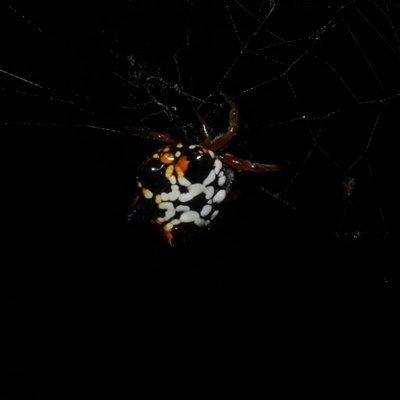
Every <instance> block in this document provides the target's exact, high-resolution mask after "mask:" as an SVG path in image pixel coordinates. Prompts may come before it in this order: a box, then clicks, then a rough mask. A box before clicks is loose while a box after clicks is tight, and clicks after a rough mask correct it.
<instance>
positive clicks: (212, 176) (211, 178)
mask: <svg viewBox="0 0 400 400" xmlns="http://www.w3.org/2000/svg"><path fill="white" fill-rule="evenodd" d="M214 180H215V172H214V170H212V171H210V173H209V174H208V176H207V178H206V179H205V180H204V182H203V185H204V186H207V185H209V184H210V183H211V182H214Z"/></svg>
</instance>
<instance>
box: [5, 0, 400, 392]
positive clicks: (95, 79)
mask: <svg viewBox="0 0 400 400" xmlns="http://www.w3.org/2000/svg"><path fill="white" fill-rule="evenodd" d="M256 3H257V4H255V3H251V4H249V3H248V2H239V3H236V2H233V1H226V2H224V1H210V2H207V1H202V2H199V1H193V2H188V1H178V0H177V1H168V2H162V1H149V2H128V1H121V2H108V3H107V2H102V4H95V5H93V4H92V3H89V2H84V3H83V4H82V3H81V2H76V3H74V2H65V4H64V3H63V2H61V3H60V2H57V3H56V4H54V5H48V4H43V5H41V4H37V2H35V4H32V5H25V4H22V2H20V3H19V2H9V3H8V4H4V5H3V4H2V5H1V13H0V15H1V17H0V18H1V22H2V23H1V29H2V34H1V38H2V39H1V48H2V55H1V62H0V69H1V70H2V71H3V72H1V73H0V88H1V96H2V100H3V101H2V102H3V106H2V109H1V111H0V126H1V131H2V137H3V146H2V149H3V152H4V155H5V157H3V159H5V160H6V164H5V166H4V167H3V168H4V174H3V175H4V178H3V198H4V199H5V200H6V204H5V206H4V208H3V213H4V217H3V220H4V222H5V223H4V224H3V226H4V235H5V236H6V240H5V241H4V242H3V244H4V247H5V251H4V252H3V255H4V258H3V260H4V261H3V263H2V265H3V266H2V270H3V273H4V278H2V283H1V284H2V293H3V295H4V300H3V306H4V308H5V310H4V313H5V315H6V317H7V318H6V320H7V323H6V324H5V327H6V331H7V333H9V337H10V341H9V342H7V347H8V348H9V349H10V350H11V358H10V361H9V362H8V364H7V365H6V366H7V367H8V371H9V372H7V373H6V374H3V382H2V383H7V385H8V386H7V385H6V386H5V389H4V391H5V392H6V393H7V391H8V392H9V391H10V390H11V389H13V390H14V391H15V392H18V395H19V396H20V397H19V398H39V397H40V398H42V397H43V396H47V395H48V396H49V397H53V398H54V397H55V398H60V397H62V396H63V395H65V396H70V395H71V394H74V393H76V392H75V391H76V390H77V387H78V385H79V383H80V382H86V383H87V385H85V390H87V393H89V394H90V393H91V390H93V391H98V392H99V393H100V392H103V391H104V392H105V393H112V394H115V393H119V392H121V393H122V392H123V391H125V389H127V387H128V386H129V383H130V380H131V379H133V378H132V372H131V371H130V369H129V368H130V367H126V365H129V366H131V367H132V369H135V368H139V369H140V370H141V373H140V374H139V375H138V376H136V375H135V379H136V380H141V379H142V377H147V378H148V377H149V375H150V376H152V375H153V374H154V375H156V371H158V370H160V371H164V373H166V372H165V371H166V370H168V369H169V368H168V365H169V362H170V360H173V359H175V358H177V357H178V356H177V353H180V350H181V349H182V347H184V348H185V349H187V352H188V354H189V355H188V358H189V359H191V360H193V359H197V358H198V357H199V358H201V357H200V356H199V354H198V353H197V351H195V350H194V349H197V350H199V353H202V350H201V349H202V348H203V347H205V348H207V349H208V351H205V352H204V353H203V356H204V355H205V354H207V355H208V354H209V353H208V352H210V359H215V357H216V354H218V357H220V358H221V360H220V361H221V363H222V362H223V361H226V360H230V357H232V346H233V344H232V342H233V343H236V345H234V348H235V349H237V353H236V352H235V354H237V357H238V358H240V357H242V356H245V357H246V356H249V357H250V358H251V355H252V354H254V353H257V354H258V352H261V351H262V348H263V347H264V346H266V347H267V349H269V350H270V351H272V352H274V351H275V350H276V349H277V348H280V349H282V350H281V351H282V352H283V353H284V354H288V357H289V356H290V355H291V356H292V357H293V358H296V359H297V358H299V359H301V358H302V357H305V353H307V351H306V350H305V349H309V350H310V352H311V353H313V354H314V353H317V354H318V353H320V351H319V350H318V349H321V348H322V349H324V350H323V352H324V354H325V356H324V357H322V358H323V359H325V360H326V359H329V358H330V357H333V355H334V354H335V353H336V350H337V351H338V353H339V354H340V355H341V356H342V357H344V359H347V358H348V357H349V354H350V353H349V352H348V351H347V349H348V348H351V349H352V350H351V354H353V356H354V357H355V359H358V360H360V359H361V360H362V359H363V357H364V356H365V353H364V351H363V349H364V340H365V341H368V342H369V343H370V346H371V347H369V349H370V351H372V350H371V348H375V346H374V345H376V347H377V348H380V350H381V351H382V354H383V356H384V357H385V356H387V355H388V353H390V345H387V343H389V342H390V341H387V340H386V339H388V338H389V337H390V335H391V334H392V333H393V332H392V330H391V324H392V321H393V320H394V315H395V306H394V305H395V301H394V298H395V293H396V292H397V286H398V278H397V276H396V274H395V270H396V266H397V264H398V256H397V249H396V245H397V239H398V219H397V201H396V199H398V195H397V192H396V182H397V181H398V179H397V174H396V175H395V171H396V170H397V163H396V159H397V146H396V142H395V139H396V137H397V136H398V135H396V133H398V132H399V131H400V130H399V125H400V124H399V122H398V117H399V112H398V110H399V93H400V82H399V73H398V71H399V70H400V69H399V66H400V65H399V64H400V49H399V35H400V33H399V26H400V22H399V21H400V20H399V13H400V11H399V6H398V4H397V3H396V2H391V1H386V2H382V3H383V4H380V5H379V7H378V4H377V3H376V2H373V1H366V2H357V1H356V2H344V1H338V2H336V3H335V2H330V6H329V7H328V6H324V5H322V6H321V4H320V2H289V1H281V2H277V3H278V4H277V7H276V8H275V10H274V11H273V13H272V14H271V15H270V17H268V18H267V15H268V9H269V6H268V3H267V2H256ZM9 6H11V8H10V7H9ZM246 7H248V8H246ZM14 10H15V11H14ZM265 18H267V19H266V20H265V21H264V19H265ZM263 21H264V22H263ZM128 57H130V58H128ZM18 77H19V78H18ZM24 80H27V81H29V82H31V83H27V82H26V81H24ZM218 88H219V89H221V90H223V91H225V92H226V93H228V94H229V95H230V96H231V97H233V98H234V99H235V102H236V103H237V105H238V107H239V111H240V129H239V133H238V135H237V137H236V138H235V139H234V140H233V141H232V143H230V144H229V147H228V151H229V152H231V153H233V154H236V155H238V156H241V157H243V158H249V159H250V158H251V159H252V160H254V161H259V162H266V163H268V162H273V163H285V162H288V161H289V162H290V164H289V166H288V167H287V168H286V169H285V170H284V171H283V172H282V173H280V174H279V175H275V176H264V175H262V174H261V175H260V174H257V175H252V174H248V173H247V174H246V173H239V174H238V176H237V178H238V179H237V189H238V190H239V192H240V196H239V198H238V200H237V201H235V202H234V203H232V204H229V205H228V206H227V209H226V212H225V215H223V216H222V218H221V219H220V221H218V223H217V224H216V226H215V227H213V229H212V230H211V231H210V232H209V233H208V234H207V235H205V236H204V237H203V238H201V239H199V241H198V242H196V243H195V244H193V245H192V246H190V247H184V248H176V249H170V248H168V246H167V245H166V244H165V243H164V242H163V240H162V238H161V237H160V234H159V233H158V232H157V231H154V230H153V227H151V226H150V224H148V223H147V222H143V223H136V224H130V225H129V224H127V223H126V221H125V209H126V207H127V205H128V204H129V202H130V201H131V199H132V196H133V190H134V184H135V182H134V178H135V169H136V167H137V165H138V164H139V163H140V162H141V161H142V160H143V159H144V158H146V157H147V156H148V155H149V154H151V152H152V151H155V150H156V149H157V148H158V147H159V143H157V142H154V141H151V140H148V139H147V138H143V137H140V136H135V135H129V134H126V133H123V132H122V131H121V129H120V127H121V126H124V125H126V124H128V125H129V124H131V125H139V126H140V125H145V126H149V127H151V128H153V129H155V130H162V131H167V132H169V133H172V134H173V135H174V136H176V137H179V138H186V139H188V138H189V139H191V140H193V135H195V132H196V130H197V129H198V122H197V120H196V116H195V112H194V111H195V110H196V109H198V110H199V112H200V113H201V114H202V115H204V117H205V118H206V120H207V122H208V124H209V125H210V126H211V127H212V129H213V131H214V132H215V133H217V132H221V131H223V130H224V129H226V126H227V122H228V109H227V107H226V106H224V105H223V104H222V102H221V99H220V98H219V97H218V95H216V94H215V93H214V92H215V90H216V89H218ZM210 94H213V95H212V97H210V96H209V95H210ZM345 176H351V177H354V178H355V179H356V186H355V189H354V192H353V196H352V197H351V198H350V199H348V200H343V199H342V194H343V190H344V187H343V181H344V179H345ZM265 190H267V191H268V192H269V193H273V194H276V196H275V197H273V196H270V195H268V194H267V193H266V192H265ZM372 327H375V328H374V329H376V328H377V327H379V328H378V332H379V333H378V334H377V336H376V337H374V338H373V339H371V337H370V336H369V335H370V332H371V329H372ZM383 338H386V339H383ZM8 343H9V346H8ZM383 343H385V345H383ZM247 346H249V348H248V347H247ZM253 346H254V348H253ZM387 346H388V347H387ZM243 348H246V349H247V350H243ZM210 349H218V350H213V351H211V350H210ZM229 349H231V350H230V351H229ZM226 350H228V351H227V354H230V356H225V351H226ZM325 352H326V353H325ZM342 352H343V353H342ZM222 353H224V356H222ZM233 358H235V357H233ZM161 359H162V360H163V361H160V360H161ZM209 362H210V361H209ZM210 363H211V362H210ZM155 364H156V366H155ZM233 364H234V363H233ZM49 367H50V369H49ZM214 367H215V366H214ZM215 368H216V369H218V367H215ZM128 370H129V371H130V372H129V373H128V372H127V371H128ZM210 370H211V371H214V368H212V367H211V366H210ZM209 373H210V376H211V375H213V372H209ZM217 375H218V373H217ZM7 388H8V389H7ZM18 388H23V389H18ZM132 390H134V389H132ZM39 394H40V396H39V397H34V396H38V395H39ZM10 398H13V397H10Z"/></svg>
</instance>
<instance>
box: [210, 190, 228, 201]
mask: <svg viewBox="0 0 400 400" xmlns="http://www.w3.org/2000/svg"><path fill="white" fill-rule="evenodd" d="M225 197H226V192H225V190H220V191H219V192H217V194H216V195H215V196H214V198H213V203H222V202H223V201H224V200H225Z"/></svg>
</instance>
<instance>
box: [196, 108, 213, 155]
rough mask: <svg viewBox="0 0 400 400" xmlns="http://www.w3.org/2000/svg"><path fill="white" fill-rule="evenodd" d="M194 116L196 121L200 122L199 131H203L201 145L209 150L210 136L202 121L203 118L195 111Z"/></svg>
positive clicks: (204, 122)
mask: <svg viewBox="0 0 400 400" xmlns="http://www.w3.org/2000/svg"><path fill="white" fill-rule="evenodd" d="M196 115H197V118H198V120H199V121H200V124H201V130H202V131H203V136H204V141H203V143H202V144H201V145H202V146H204V147H205V148H206V149H209V148H210V143H211V135H210V134H209V133H208V130H207V125H206V121H204V118H203V117H202V116H201V115H200V114H199V113H198V112H197V111H196Z"/></svg>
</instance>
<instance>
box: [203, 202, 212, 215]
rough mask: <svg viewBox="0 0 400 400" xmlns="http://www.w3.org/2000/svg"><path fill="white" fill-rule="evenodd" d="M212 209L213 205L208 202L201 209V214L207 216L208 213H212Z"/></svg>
mask: <svg viewBox="0 0 400 400" xmlns="http://www.w3.org/2000/svg"><path fill="white" fill-rule="evenodd" d="M211 210H212V207H211V206H210V205H209V204H206V205H205V206H204V207H203V209H202V210H201V211H200V215H201V216H202V217H205V216H207V215H208V214H210V212H211Z"/></svg>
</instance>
